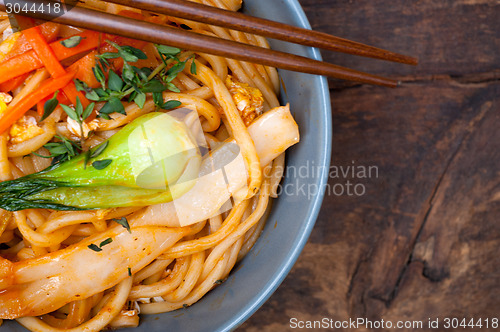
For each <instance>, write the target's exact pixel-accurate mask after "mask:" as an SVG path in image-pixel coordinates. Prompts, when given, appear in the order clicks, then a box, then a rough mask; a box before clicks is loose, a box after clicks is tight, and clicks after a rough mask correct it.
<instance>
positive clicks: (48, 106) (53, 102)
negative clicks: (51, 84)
mask: <svg viewBox="0 0 500 332" xmlns="http://www.w3.org/2000/svg"><path fill="white" fill-rule="evenodd" d="M58 93H59V90H57V91H56V92H55V93H54V97H52V99H49V100H47V101H46V102H45V104H44V105H43V116H42V118H41V119H40V121H43V120H45V119H47V118H48V117H49V115H51V114H52V112H54V110H55V109H56V107H57V105H59V101H58V100H57V94H58Z"/></svg>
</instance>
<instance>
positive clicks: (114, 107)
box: [99, 97, 126, 114]
mask: <svg viewBox="0 0 500 332" xmlns="http://www.w3.org/2000/svg"><path fill="white" fill-rule="evenodd" d="M115 112H117V113H121V114H126V113H125V108H124V107H123V104H122V102H121V101H120V99H118V98H117V97H111V98H110V99H109V101H108V102H107V103H106V104H104V106H103V107H102V108H101V109H100V110H99V113H101V114H111V113H115Z"/></svg>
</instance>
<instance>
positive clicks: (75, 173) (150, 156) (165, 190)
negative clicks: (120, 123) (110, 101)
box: [0, 112, 201, 211]
mask: <svg viewBox="0 0 500 332" xmlns="http://www.w3.org/2000/svg"><path fill="white" fill-rule="evenodd" d="M106 144H107V146H106V147H105V148H104V149H103V148H102V146H103V145H106ZM97 152H99V153H97ZM92 156H94V157H92ZM96 159H98V160H96ZM107 160H109V161H111V162H109V161H107ZM96 162H100V163H101V165H100V166H103V163H105V164H107V165H106V167H104V168H101V167H100V166H99V167H95V165H96ZM86 163H90V164H91V165H94V167H84V166H85V165H84V164H86ZM200 163H201V156H200V153H199V150H198V148H197V145H196V143H195V141H194V139H193V138H192V136H191V135H190V133H189V129H188V128H187V127H186V125H185V124H184V123H183V122H181V121H179V120H177V119H175V118H174V117H172V116H171V115H169V114H165V113H158V112H153V113H149V114H146V115H143V116H142V117H139V118H138V119H136V120H134V121H133V122H131V123H130V124H128V125H127V126H125V127H124V128H123V129H122V130H120V131H119V132H118V133H116V134H115V135H113V136H112V137H111V138H110V139H109V140H108V141H107V143H103V144H102V145H100V146H97V147H95V148H93V149H92V150H91V152H90V156H89V154H87V153H85V154H81V155H79V156H77V157H75V158H72V159H71V160H69V161H66V162H63V163H59V164H56V165H54V166H51V167H49V168H48V169H46V170H44V171H42V172H39V173H35V174H31V175H28V176H25V177H22V178H19V179H17V180H13V181H6V182H2V183H0V208H2V209H5V210H10V211H17V210H23V209H31V208H47V209H56V210H78V209H94V208H114V207H119V206H145V205H150V204H158V203H163V202H168V201H171V200H172V199H174V198H177V197H179V196H181V195H183V194H184V193H185V192H187V191H188V190H189V189H191V187H192V186H193V185H194V182H195V181H191V180H193V179H194V178H195V177H196V176H197V175H198V170H199V166H200Z"/></svg>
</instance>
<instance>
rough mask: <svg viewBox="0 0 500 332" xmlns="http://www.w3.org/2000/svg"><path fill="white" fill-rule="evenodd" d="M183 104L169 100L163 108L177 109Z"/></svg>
mask: <svg viewBox="0 0 500 332" xmlns="http://www.w3.org/2000/svg"><path fill="white" fill-rule="evenodd" d="M181 105H182V103H181V102H180V101H178V100H169V101H167V102H166V103H164V104H163V105H162V106H161V108H162V109H164V110H171V109H172V108H176V107H179V106H181Z"/></svg>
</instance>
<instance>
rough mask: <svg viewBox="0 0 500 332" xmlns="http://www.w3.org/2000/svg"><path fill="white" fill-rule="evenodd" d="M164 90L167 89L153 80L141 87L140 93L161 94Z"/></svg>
mask: <svg viewBox="0 0 500 332" xmlns="http://www.w3.org/2000/svg"><path fill="white" fill-rule="evenodd" d="M166 89H167V88H166V87H165V86H164V85H163V84H162V83H161V82H160V81H159V80H157V79H154V80H151V81H149V82H147V83H146V84H144V86H143V87H142V92H144V93H149V92H163V91H165V90H166Z"/></svg>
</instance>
